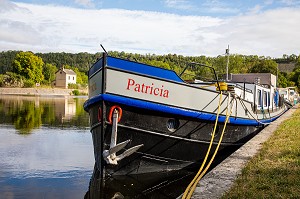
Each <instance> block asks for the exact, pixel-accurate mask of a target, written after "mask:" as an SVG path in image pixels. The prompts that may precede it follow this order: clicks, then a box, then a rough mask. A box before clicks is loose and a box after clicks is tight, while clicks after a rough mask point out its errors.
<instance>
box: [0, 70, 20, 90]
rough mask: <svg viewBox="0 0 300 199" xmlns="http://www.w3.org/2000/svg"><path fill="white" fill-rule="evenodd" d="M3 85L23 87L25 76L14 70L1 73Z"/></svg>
mask: <svg viewBox="0 0 300 199" xmlns="http://www.w3.org/2000/svg"><path fill="white" fill-rule="evenodd" d="M0 86H1V87H23V86H24V78H23V77H22V76H20V75H18V74H15V73H12V72H6V73H5V74H3V75H1V82H0Z"/></svg>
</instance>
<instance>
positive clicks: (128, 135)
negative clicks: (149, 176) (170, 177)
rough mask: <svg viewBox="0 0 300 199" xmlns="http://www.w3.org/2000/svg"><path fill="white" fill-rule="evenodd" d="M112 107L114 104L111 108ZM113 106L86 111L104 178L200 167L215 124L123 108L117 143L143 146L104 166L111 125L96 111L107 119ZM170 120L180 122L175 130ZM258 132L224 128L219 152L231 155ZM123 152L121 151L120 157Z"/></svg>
mask: <svg viewBox="0 0 300 199" xmlns="http://www.w3.org/2000/svg"><path fill="white" fill-rule="evenodd" d="M114 105H115V104H114ZM111 106H112V104H110V103H103V105H100V106H99V105H96V106H93V107H91V108H90V109H89V112H90V117H91V123H92V131H91V132H92V137H93V144H94V154H95V161H96V166H97V168H99V170H101V169H103V177H104V178H105V176H120V175H132V174H143V173H155V172H164V171H168V172H169V171H174V170H180V169H182V168H185V167H189V166H192V165H198V164H201V162H202V160H203V159H204V157H205V154H206V152H207V150H208V147H209V143H210V139H211V133H212V131H213V127H214V123H207V122H205V121H193V120H189V118H179V117H178V116H176V115H166V114H163V113H158V112H153V111H147V110H139V109H136V108H132V107H128V106H122V105H120V107H121V108H122V112H123V113H122V118H121V120H120V122H119V124H118V137H117V143H120V142H123V141H125V140H128V139H130V140H131V142H130V143H129V144H128V145H127V146H126V148H125V149H127V148H130V147H133V146H136V145H139V144H144V146H143V147H141V148H140V149H139V150H138V151H137V152H136V153H134V154H132V155H131V156H129V157H126V158H124V159H122V160H121V161H119V162H118V165H109V164H107V163H106V162H105V161H104V160H103V157H102V151H103V150H105V149H108V148H109V144H110V139H111V130H112V125H111V124H110V123H109V122H107V121H106V118H104V119H102V118H101V119H99V108H101V110H104V111H101V113H102V114H103V116H104V117H107V116H108V114H109V110H110V108H111ZM170 119H175V120H176V121H177V122H179V126H178V128H177V129H176V130H174V129H171V131H170V125H169V126H168V125H167V123H168V121H169V120H170ZM168 127H169V129H168ZM222 129H223V124H218V128H217V131H216V135H215V138H214V142H213V145H212V148H211V152H214V150H215V148H216V145H217V142H218V141H219V138H220V134H221V131H222ZM260 130H261V127H254V126H236V125H230V124H227V127H226V131H225V134H224V138H223V141H222V144H221V146H220V148H219V152H221V153H222V152H223V153H224V151H230V150H232V148H237V147H238V146H240V145H242V144H243V143H244V142H245V141H247V140H248V139H249V137H251V136H253V135H254V134H256V133H257V132H259V131H260ZM122 152H123V151H120V153H122Z"/></svg>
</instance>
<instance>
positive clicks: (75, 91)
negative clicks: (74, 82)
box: [72, 89, 80, 96]
mask: <svg viewBox="0 0 300 199" xmlns="http://www.w3.org/2000/svg"><path fill="white" fill-rule="evenodd" d="M72 93H73V95H75V96H78V95H80V92H79V90H77V89H76V90H73V91H72Z"/></svg>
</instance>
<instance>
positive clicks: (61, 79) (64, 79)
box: [54, 67, 76, 88]
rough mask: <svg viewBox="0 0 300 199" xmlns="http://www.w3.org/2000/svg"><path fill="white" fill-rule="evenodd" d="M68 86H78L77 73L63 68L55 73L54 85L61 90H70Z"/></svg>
mask: <svg viewBox="0 0 300 199" xmlns="http://www.w3.org/2000/svg"><path fill="white" fill-rule="evenodd" d="M68 84H76V73H75V72H74V71H73V70H71V69H65V68H64V67H62V68H60V69H59V70H58V71H57V72H56V73H55V83H54V85H55V86H56V87H60V88H68Z"/></svg>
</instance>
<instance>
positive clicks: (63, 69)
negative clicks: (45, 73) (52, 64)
mask: <svg viewBox="0 0 300 199" xmlns="http://www.w3.org/2000/svg"><path fill="white" fill-rule="evenodd" d="M60 71H63V72H64V73H66V74H67V75H76V73H75V72H74V71H73V70H72V69H65V68H60V69H59V70H58V71H57V72H56V73H58V72H60ZM56 73H55V74H56Z"/></svg>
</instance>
